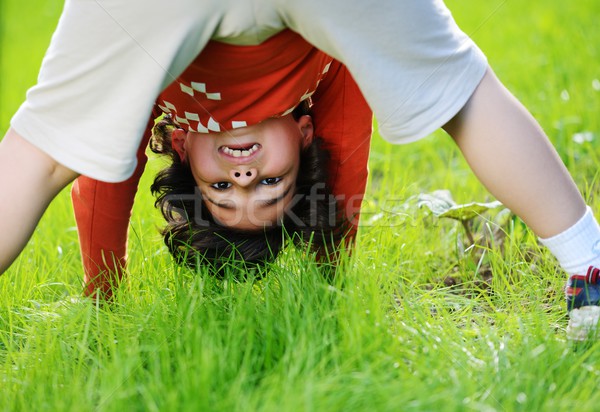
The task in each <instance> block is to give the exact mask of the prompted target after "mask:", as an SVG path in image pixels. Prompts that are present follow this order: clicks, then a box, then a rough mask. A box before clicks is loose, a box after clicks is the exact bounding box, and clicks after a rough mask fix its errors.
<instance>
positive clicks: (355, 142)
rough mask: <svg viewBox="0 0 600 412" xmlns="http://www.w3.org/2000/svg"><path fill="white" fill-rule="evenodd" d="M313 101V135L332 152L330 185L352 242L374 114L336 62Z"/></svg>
mask: <svg viewBox="0 0 600 412" xmlns="http://www.w3.org/2000/svg"><path fill="white" fill-rule="evenodd" d="M313 100H314V105H313V116H314V119H315V127H316V135H317V136H320V137H322V138H323V139H324V140H325V143H326V148H327V149H328V150H330V152H331V162H330V167H329V174H330V177H329V179H330V182H331V183H330V184H331V187H332V190H333V194H334V195H335V196H336V197H337V198H338V199H339V202H338V204H339V207H340V208H341V210H342V213H343V217H344V220H345V221H346V223H347V224H348V233H347V237H348V238H349V239H353V238H354V236H355V235H356V231H357V228H358V222H359V214H360V207H361V203H362V200H363V197H364V194H365V188H366V185H367V177H368V168H367V163H368V160H369V149H370V147H371V134H372V125H373V114H372V112H371V109H370V108H369V105H368V104H367V102H366V101H365V99H364V97H363V95H362V93H361V92H360V90H359V88H358V86H357V85H356V83H355V81H354V79H353V78H352V76H351V75H350V73H349V72H348V70H347V69H346V67H345V66H343V65H342V64H341V63H339V62H338V61H334V62H333V63H332V64H331V67H330V69H329V72H328V73H327V76H326V77H325V78H324V79H323V81H322V82H321V83H320V84H319V88H318V89H317V92H316V93H315V94H314V96H313ZM348 243H352V242H348Z"/></svg>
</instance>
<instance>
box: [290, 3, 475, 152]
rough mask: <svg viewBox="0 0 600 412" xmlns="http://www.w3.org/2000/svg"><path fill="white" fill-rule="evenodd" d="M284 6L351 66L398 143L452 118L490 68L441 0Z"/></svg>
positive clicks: (306, 32) (295, 23)
mask: <svg viewBox="0 0 600 412" xmlns="http://www.w3.org/2000/svg"><path fill="white" fill-rule="evenodd" d="M279 7H280V10H281V14H282V15H283V16H284V17H283V18H284V20H285V21H286V24H287V25H288V26H289V27H290V28H291V29H292V30H295V31H297V32H299V33H300V34H301V35H302V36H303V37H304V38H305V39H307V40H308V41H309V42H311V43H312V44H314V45H315V46H316V47H318V48H320V49H321V50H323V51H325V52H326V53H328V54H330V55H331V56H333V57H334V58H336V59H338V60H340V61H341V62H343V63H344V64H345V65H346V66H347V67H348V69H349V70H350V72H351V73H352V75H353V76H354V78H355V80H356V82H357V84H358V85H359V87H360V89H361V91H362V92H363V94H364V96H365V98H366V99H367V102H368V103H369V105H370V106H371V109H372V110H373V112H374V114H375V117H376V118H377V121H378V124H379V130H380V132H381V135H382V136H383V137H384V138H385V139H386V140H388V141H390V142H392V143H406V142H409V141H413V140H417V139H419V138H421V137H424V136H426V135H428V134H430V133H431V132H433V131H434V130H436V129H438V128H439V127H441V126H443V125H444V124H445V123H447V122H448V121H449V120H450V119H451V118H452V117H454V115H456V113H458V111H459V110H460V109H461V108H462V107H463V106H464V104H465V103H466V102H467V100H468V99H469V97H470V96H471V95H472V94H473V92H474V91H475V88H476V87H477V85H478V84H479V82H480V81H481V79H482V78H483V75H484V74H485V70H486V68H487V60H486V58H485V56H484V55H483V53H482V52H481V51H480V50H479V49H478V48H477V46H476V45H475V44H474V43H473V41H472V40H471V39H470V38H469V37H468V36H467V35H465V34H464V33H463V32H462V31H461V30H460V29H459V28H458V26H457V25H456V23H455V22H454V20H453V18H452V16H451V14H450V12H449V11H448V9H447V8H446V6H445V5H444V3H443V2H442V1H441V0H379V1H377V2H376V3H373V2H367V1H348V0H328V1H322V0H304V1H299V2H298V1H283V0H282V1H279Z"/></svg>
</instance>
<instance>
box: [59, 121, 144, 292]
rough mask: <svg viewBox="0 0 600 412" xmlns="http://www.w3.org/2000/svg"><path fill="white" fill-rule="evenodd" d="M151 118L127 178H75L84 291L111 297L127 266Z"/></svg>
mask: <svg viewBox="0 0 600 412" xmlns="http://www.w3.org/2000/svg"><path fill="white" fill-rule="evenodd" d="M153 119H154V116H152V117H151V118H150V121H149V122H148V125H147V126H146V131H145V132H144V137H143V139H142V142H141V144H140V147H139V149H138V152H137V167H136V169H135V172H134V173H133V175H132V176H131V177H130V178H129V179H127V180H126V181H124V182H120V183H106V182H101V181H99V180H95V179H92V178H89V177H86V176H80V177H79V178H77V179H76V180H75V183H74V184H73V188H72V190H71V201H72V203H73V211H74V213H75V220H76V222H77V233H78V235H79V246H80V252H81V261H82V264H83V270H84V294H85V295H86V296H94V297H95V296H96V294H97V293H100V294H101V295H102V297H104V298H106V299H110V298H111V296H112V294H113V290H114V288H115V287H116V286H117V285H118V284H119V283H120V282H121V280H122V278H123V275H124V274H125V269H126V266H127V238H128V232H129V219H130V218H131V211H132V209H133V202H134V199H135V194H136V192H137V189H138V183H139V180H140V178H141V176H142V173H143V172H144V168H145V166H146V162H147V160H148V158H147V157H146V147H147V146H148V140H149V138H150V135H151V133H152V125H153V124H154V121H153Z"/></svg>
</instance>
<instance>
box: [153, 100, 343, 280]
mask: <svg viewBox="0 0 600 412" xmlns="http://www.w3.org/2000/svg"><path fill="white" fill-rule="evenodd" d="M305 114H310V109H309V106H308V102H303V103H301V104H300V105H299V106H298V107H297V108H296V109H295V110H294V112H293V113H292V115H293V117H294V118H295V119H296V120H298V119H299V118H300V116H303V115H305ZM176 127H177V126H176V125H175V123H174V122H173V120H172V119H171V117H170V116H168V115H167V116H164V117H163V118H162V119H161V120H160V121H158V122H157V124H156V125H155V127H154V130H153V136H152V139H151V141H150V148H151V150H152V151H153V152H154V153H158V154H162V155H165V156H167V157H168V158H169V159H170V165H169V166H168V167H166V168H165V169H163V170H162V171H160V172H159V173H158V174H157V176H156V178H155V179H154V183H153V184H152V186H151V190H152V193H153V194H154V195H155V196H156V202H155V205H156V207H158V208H159V209H160V211H161V212H162V214H163V216H164V218H165V219H166V221H167V226H166V227H165V228H164V229H163V232H162V233H163V236H164V241H165V244H166V245H167V248H168V249H169V252H170V253H171V255H172V256H173V257H174V258H175V261H176V262H178V263H183V264H187V265H189V266H191V267H196V266H197V265H199V264H200V265H208V266H210V267H212V269H214V270H215V272H216V274H217V275H223V274H224V273H225V272H226V268H227V267H231V266H235V267H237V268H238V269H240V266H241V269H242V270H243V269H246V270H247V269H250V268H256V267H260V266H264V265H265V264H266V263H268V262H271V261H273V260H274V259H275V258H276V257H277V255H278V254H279V252H280V251H281V250H282V249H283V248H284V246H285V243H286V239H289V240H291V241H292V242H293V243H295V244H296V245H299V246H306V245H309V246H310V248H311V249H312V250H313V251H315V252H317V253H319V254H321V255H327V254H328V253H331V252H332V250H333V249H334V248H335V246H336V245H337V243H338V242H339V240H340V238H341V236H340V233H342V231H341V228H339V224H338V223H339V219H338V213H337V210H336V209H337V208H336V201H335V198H334V197H333V195H332V194H331V191H330V189H329V186H328V184H327V177H328V176H327V170H328V162H329V153H328V152H327V151H326V150H325V149H324V148H323V140H322V139H320V138H315V139H314V140H313V142H312V144H310V145H309V146H308V147H306V148H305V149H303V150H302V151H301V153H300V165H299V171H298V177H297V179H296V193H295V198H294V201H293V205H292V207H291V209H290V210H288V211H286V212H285V215H284V218H283V220H282V221H281V222H278V224H274V225H273V226H271V227H265V228H262V229H259V230H252V231H250V230H240V229H235V228H231V227H227V226H223V225H221V224H219V223H218V222H216V221H215V219H214V218H213V216H212V215H211V214H210V212H209V211H208V209H207V208H206V207H205V205H204V202H203V201H202V198H201V193H200V191H199V190H198V189H197V187H196V182H195V180H194V178H193V176H192V173H191V170H190V167H189V164H188V163H187V162H182V161H181V159H180V157H179V154H178V153H177V152H176V151H175V150H174V149H173V148H172V146H171V132H172V131H173V130H174V129H175V128H176ZM235 271H236V272H239V271H238V270H237V269H236V270H235Z"/></svg>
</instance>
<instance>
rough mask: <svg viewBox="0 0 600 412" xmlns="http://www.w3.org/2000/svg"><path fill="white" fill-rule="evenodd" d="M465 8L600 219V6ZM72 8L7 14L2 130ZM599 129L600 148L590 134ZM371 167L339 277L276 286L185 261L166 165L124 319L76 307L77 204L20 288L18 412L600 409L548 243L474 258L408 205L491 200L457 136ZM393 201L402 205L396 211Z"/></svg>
mask: <svg viewBox="0 0 600 412" xmlns="http://www.w3.org/2000/svg"><path fill="white" fill-rule="evenodd" d="M448 3H449V6H450V7H451V9H452V10H453V13H454V15H455V17H456V19H457V20H458V22H459V24H460V25H461V26H462V27H463V29H464V30H465V31H466V32H467V33H469V34H471V35H472V36H473V37H474V39H475V40H476V41H477V42H478V43H479V44H480V46H481V47H482V48H483V50H484V51H485V52H486V54H487V55H488V57H489V60H490V62H491V64H492V66H493V67H494V68H495V70H496V72H497V74H498V76H499V77H500V78H501V79H502V80H503V81H504V82H505V83H506V84H507V86H508V87H509V88H510V89H511V90H512V91H513V92H514V93H515V95H516V96H517V97H519V98H520V99H521V100H522V101H523V102H524V103H525V104H526V106H527V107H528V108H529V109H530V110H531V112H532V113H533V114H534V115H535V116H536V118H537V119H538V120H539V121H540V123H541V124H542V126H543V127H544V128H545V130H546V131H547V133H548V134H549V136H550V138H551V139H552V141H553V143H554V144H555V145H556V147H557V148H558V149H559V152H560V155H561V156H562V158H563V160H564V161H565V163H566V164H567V166H568V167H569V169H570V170H571V172H572V173H573V175H574V177H575V179H576V181H577V184H578V185H579V187H580V188H581V190H582V191H583V192H584V195H585V197H586V199H588V202H589V203H590V204H591V205H592V206H593V207H594V209H595V210H599V209H600V208H599V207H598V206H599V199H600V196H599V195H600V188H599V187H598V179H597V177H598V173H597V170H598V164H599V162H598V156H599V151H598V147H597V146H598V141H599V139H600V124H599V118H600V116H599V114H600V91H599V90H598V89H599V88H600V87H599V82H600V64H599V63H598V62H599V57H600V25H598V23H597V16H598V15H599V14H600V3H598V2H597V1H595V0H581V1H579V2H577V5H575V4H573V3H572V2H561V1H558V0H551V1H545V2H516V1H500V0H493V1H487V2H481V1H477V0H462V1H459V0H452V1H449V2H448ZM60 10H61V2H60V1H58V0H45V1H42V0H28V1H27V2H18V1H17V0H2V2H1V3H0V12H1V14H0V16H1V18H2V20H1V21H0V35H1V36H2V37H0V42H1V43H0V53H1V54H0V85H1V88H0V92H1V93H0V131H2V132H4V131H5V130H6V129H7V128H8V121H9V119H10V116H11V115H12V113H13V112H14V111H15V110H16V108H17V107H18V105H19V104H20V102H21V101H22V100H23V98H24V93H25V91H26V89H27V87H29V86H30V85H32V84H33V83H34V82H35V78H36V74H37V69H38V66H39V63H40V61H41V58H42V56H43V52H44V50H45V47H46V46H47V44H48V42H49V38H50V35H51V31H52V29H53V27H54V25H55V23H56V21H57V19H58V14H59V13H60ZM594 85H596V87H594ZM582 132H591V133H593V136H594V137H595V139H594V140H593V141H592V142H587V143H584V144H578V143H576V142H574V141H573V135H574V134H576V133H582ZM434 165H435V166H434ZM370 167H371V181H370V186H369V191H368V199H367V200H366V202H365V209H364V213H363V222H364V223H365V227H363V228H362V229H361V232H360V235H359V238H358V248H357V250H356V252H355V253H354V255H353V256H352V258H351V259H350V260H349V261H348V262H345V264H344V265H343V267H342V268H341V270H340V271H339V276H338V277H337V279H336V281H335V282H333V284H329V283H327V282H326V281H325V280H323V279H322V277H321V276H320V275H319V274H318V272H317V269H316V268H315V266H314V264H312V263H310V260H308V261H307V260H306V259H305V258H304V256H303V253H302V251H297V250H289V251H288V252H287V253H286V254H285V255H284V256H282V258H281V259H280V260H279V262H278V263H277V264H276V265H275V267H274V268H273V269H272V271H271V272H270V273H269V276H268V277H267V278H266V279H265V280H262V281H256V282H247V283H236V282H234V281H218V280H215V279H213V278H211V277H208V276H206V274H205V273H197V274H196V273H190V272H188V271H186V270H183V269H181V268H178V267H176V266H174V265H173V264H172V263H171V261H170V259H169V257H168V256H167V253H166V250H165V249H164V247H163V246H162V243H161V241H160V237H159V235H158V232H157V227H159V226H160V224H161V222H160V219H159V217H158V216H157V213H156V212H155V211H154V210H153V208H152V198H151V196H150V194H149V193H148V190H147V187H148V186H149V182H150V179H151V173H147V174H146V175H145V177H144V180H143V182H142V184H141V187H142V190H141V191H140V194H139V196H138V199H137V202H136V207H135V210H134V215H133V218H132V228H133V232H132V233H133V236H132V238H131V241H130V271H131V275H130V277H129V279H128V281H127V283H126V285H125V286H124V287H123V289H122V290H121V291H120V293H119V294H118V296H117V302H116V303H115V304H114V305H112V306H110V307H103V306H96V305H95V304H94V302H91V301H87V300H81V299H80V300H77V299H73V298H74V297H77V296H79V294H80V290H81V277H82V274H81V272H82V271H81V268H80V261H79V256H78V244H77V235H76V231H75V228H74V220H73V217H72V211H71V207H70V204H69V203H70V202H69V198H68V191H65V192H63V193H62V194H61V195H60V196H59V198H58V199H57V200H56V201H55V202H54V203H53V205H52V206H51V207H50V209H49V210H48V212H47V213H46V215H45V217H44V218H43V220H42V222H41V224H40V226H39V227H38V229H37V230H36V233H35V234H34V236H33V239H32V240H31V242H30V244H29V246H28V247H27V249H26V250H25V251H24V252H23V254H22V255H21V257H20V258H19V259H18V261H17V262H16V263H15V264H14V266H13V267H11V269H10V270H9V271H8V272H7V273H5V274H4V275H3V276H2V278H1V279H0V302H1V303H0V388H1V390H0V409H1V410H11V411H15V410H16V411H18V410H27V411H29V410H74V411H82V410H84V411H85V410H99V411H123V410H144V411H145V410H149V411H154V410H161V411H163V410H164V411H167V410H169V411H171V410H194V411H196V410H211V411H213V410H215V411H219V410H241V411H254V410H259V411H270V410H273V411H280V410H287V411H298V410H303V411H322V410H325V411H372V410H376V411H387V410H389V411H397V410H409V411H410V410H418V411H430V410H443V411H463V410H478V411H479V410H483V411H488V410H489V411H492V410H497V411H504V410H506V411H513V410H522V411H534V410H547V411H556V410H572V409H574V408H577V410H582V411H583V410H590V411H591V410H597V409H598V404H599V402H600V394H599V391H598V390H597V389H596V388H597V382H598V378H599V375H600V367H599V366H598V365H599V364H600V351H599V349H600V344H594V345H592V346H591V347H588V348H578V350H575V348H574V347H573V346H572V345H571V344H570V343H569V342H567V341H566V339H565V331H564V328H565V326H566V316H565V313H564V309H563V300H562V286H563V283H564V275H563V274H562V273H560V271H559V270H558V268H557V267H556V262H555V261H554V260H553V258H551V256H550V255H549V254H548V252H547V251H545V250H542V249H540V248H539V247H538V246H537V244H536V242H535V237H534V236H533V235H532V234H531V233H530V232H529V231H528V230H527V229H526V228H525V227H524V226H523V224H522V223H521V222H519V221H518V220H517V219H514V218H513V219H511V220H510V221H509V222H508V224H507V225H506V226H505V228H506V231H507V233H508V238H507V240H505V241H504V244H503V246H502V247H500V245H498V244H496V245H493V246H492V247H490V248H487V249H482V248H479V249H478V250H475V251H474V252H473V254H472V255H469V254H463V253H462V252H461V242H463V241H464V239H463V232H462V228H461V227H460V226H459V225H458V224H456V223H453V222H451V221H436V220H435V219H434V218H432V217H431V216H428V215H427V213H425V211H423V210H419V209H417V208H416V206H415V205H414V202H410V201H408V200H409V199H410V198H411V197H412V196H415V195H417V194H419V193H423V192H430V191H433V190H436V189H449V190H451V191H452V193H453V195H454V197H455V199H456V200H457V201H458V202H469V201H487V200H490V197H489V195H488V194H487V193H486V192H485V190H484V189H483V188H482V187H481V185H480V184H479V183H478V182H477V180H476V179H475V178H474V177H473V175H472V174H471V172H470V171H469V169H468V167H467V166H466V164H465V162H464V161H463V160H462V159H461V157H460V155H459V153H458V152H457V150H456V149H455V148H454V146H453V144H452V143H451V142H450V139H448V138H447V137H446V136H444V135H443V134H441V133H438V134H435V135H434V136H433V137H430V138H428V139H425V140H424V141H421V142H418V143H414V144H411V145H408V146H390V145H387V144H386V143H384V142H383V141H382V140H381V139H379V138H377V137H376V138H375V140H374V144H373V149H372V156H371V164H370ZM156 168H157V165H156V162H155V161H153V162H151V165H150V169H151V170H155V169H156ZM390 193H393V194H394V197H395V198H396V199H400V201H399V202H397V203H395V204H394V205H392V206H394V207H392V208H391V209H392V210H391V211H390V207H386V210H387V212H384V213H383V214H382V203H384V202H385V201H386V199H388V198H389V194H390ZM370 222H371V223H370ZM367 223H370V224H367ZM473 256H476V257H477V258H476V259H475V258H474V257H473ZM479 258H481V259H479ZM479 263H480V265H478V264H479ZM484 272H485V273H484ZM490 273H491V275H492V276H491V279H489V274H490ZM484 275H486V276H487V277H485V279H486V280H487V282H484ZM452 283H456V284H455V285H454V286H453V285H452Z"/></svg>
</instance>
